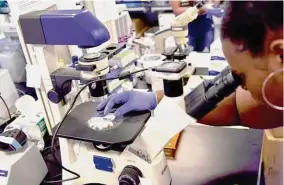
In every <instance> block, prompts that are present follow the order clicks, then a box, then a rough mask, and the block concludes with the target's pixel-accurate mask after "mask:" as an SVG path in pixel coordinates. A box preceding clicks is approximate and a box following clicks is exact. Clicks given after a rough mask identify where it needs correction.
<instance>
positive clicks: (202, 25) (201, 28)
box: [170, 0, 223, 52]
mask: <svg viewBox="0 0 284 185" xmlns="http://www.w3.org/2000/svg"><path fill="white" fill-rule="evenodd" d="M170 3H171V6H172V8H173V11H174V13H175V14H176V15H180V14H182V13H184V12H185V11H186V10H187V8H188V7H189V6H194V5H195V3H196V2H195V1H182V0H181V1H171V2H170ZM217 4H218V2H215V6H216V5H217ZM222 12H223V11H222V9H220V8H213V7H212V9H207V8H205V7H204V8H202V9H200V11H199V12H198V14H199V15H198V17H197V18H196V19H195V20H194V21H192V22H190V23H189V24H188V31H189V33H188V38H189V43H188V44H189V45H190V46H192V47H193V50H194V51H197V52H203V51H206V50H207V51H208V50H209V47H210V45H211V43H212V42H213V41H214V26H213V20H212V16H213V15H214V16H218V17H221V16H222V15H223V13H222Z"/></svg>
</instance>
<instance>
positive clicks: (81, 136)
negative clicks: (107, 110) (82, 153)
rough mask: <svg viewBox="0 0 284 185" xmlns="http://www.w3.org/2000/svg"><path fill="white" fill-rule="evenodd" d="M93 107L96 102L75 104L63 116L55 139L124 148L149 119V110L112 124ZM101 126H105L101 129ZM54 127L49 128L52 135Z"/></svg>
mask: <svg viewBox="0 0 284 185" xmlns="http://www.w3.org/2000/svg"><path fill="white" fill-rule="evenodd" d="M97 106H98V103H95V102H91V101H90V102H86V103H83V104H80V105H78V106H77V107H76V108H75V109H74V110H73V111H72V112H71V113H70V114H69V115H68V116H67V117H66V119H65V121H64V123H63V124H62V126H61V128H60V129H59V131H58V134H57V135H58V137H63V138H67V139H74V140H80V141H87V142H92V143H93V144H95V145H99V144H105V145H127V144H130V143H132V142H133V141H134V140H135V138H136V137H137V136H138V134H139V133H140V132H141V130H142V129H143V127H144V125H145V124H146V122H147V120H148V119H149V117H150V116H151V113H150V111H146V112H145V111H144V112H131V113H128V114H127V115H125V116H123V117H121V118H118V119H116V118H115V119H114V120H113V121H112V119H109V118H108V117H107V116H106V117H102V116H100V112H97ZM109 117H112V116H109ZM90 122H91V123H90ZM104 123H106V124H105V125H106V126H105V127H104V126H102V124H104ZM56 128H57V126H55V127H54V128H53V132H54V131H55V129H56Z"/></svg>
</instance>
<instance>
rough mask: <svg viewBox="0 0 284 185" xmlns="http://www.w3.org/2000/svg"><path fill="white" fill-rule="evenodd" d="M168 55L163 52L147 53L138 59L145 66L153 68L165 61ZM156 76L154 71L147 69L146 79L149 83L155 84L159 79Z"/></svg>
mask: <svg viewBox="0 0 284 185" xmlns="http://www.w3.org/2000/svg"><path fill="white" fill-rule="evenodd" d="M165 59H166V57H165V56H164V55H161V54H146V55H143V56H142V57H141V58H140V59H138V62H140V63H141V65H142V66H143V68H151V67H156V66H159V65H160V64H162V63H163V62H164V60H165ZM155 77H156V76H155V75H154V74H153V72H152V71H150V70H149V71H145V80H146V82H147V83H148V84H153V82H154V81H157V80H158V79H157V78H155Z"/></svg>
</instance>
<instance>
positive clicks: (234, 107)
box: [98, 1, 284, 129]
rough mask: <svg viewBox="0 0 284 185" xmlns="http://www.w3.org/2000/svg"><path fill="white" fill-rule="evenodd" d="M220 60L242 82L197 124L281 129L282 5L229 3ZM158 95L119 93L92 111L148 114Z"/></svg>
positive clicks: (154, 105)
mask: <svg viewBox="0 0 284 185" xmlns="http://www.w3.org/2000/svg"><path fill="white" fill-rule="evenodd" d="M221 41H222V46H223V52H224V55H225V57H226V59H227V61H228V63H229V64H230V66H231V68H232V70H234V71H235V72H236V73H237V74H238V75H239V76H240V77H241V78H242V79H243V84H242V88H239V89H237V91H236V92H235V93H234V94H232V95H231V96H229V97H227V98H226V99H224V100H223V101H222V102H221V103H219V104H218V107H217V108H215V109H214V110H213V111H211V112H210V113H209V114H207V115H206V116H205V117H204V118H202V119H201V120H199V122H200V123H203V124H207V125H215V126H232V125H234V124H236V123H237V124H239V125H243V126H247V127H251V128H259V129H268V128H275V127H279V126H283V48H284V43H283V1H232V2H229V3H228V7H227V9H226V13H225V15H224V18H223V21H222V40H221ZM156 97H158V99H161V94H160V93H151V92H147V93H142V92H134V91H133V92H132V91H130V92H124V93H121V94H117V95H115V96H112V97H110V98H108V99H107V100H106V101H104V102H102V103H101V104H100V105H99V106H98V109H100V110H101V109H104V112H105V113H108V112H109V110H110V108H112V106H113V105H114V104H116V103H122V104H123V106H121V107H120V108H119V109H118V110H117V111H116V112H115V115H124V114H125V113H127V112H129V111H132V110H147V109H154V108H155V107H156V105H157V101H156Z"/></svg>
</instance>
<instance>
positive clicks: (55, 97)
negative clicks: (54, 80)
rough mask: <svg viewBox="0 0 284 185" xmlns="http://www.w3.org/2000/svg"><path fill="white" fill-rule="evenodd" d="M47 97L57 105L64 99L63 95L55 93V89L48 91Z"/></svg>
mask: <svg viewBox="0 0 284 185" xmlns="http://www.w3.org/2000/svg"><path fill="white" fill-rule="evenodd" d="M47 97H48V99H49V100H50V101H51V102H52V103H56V104H57V103H59V102H60V101H61V100H62V99H63V97H62V96H61V94H60V93H58V92H57V91H55V90H54V89H52V90H50V91H48V93H47Z"/></svg>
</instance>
